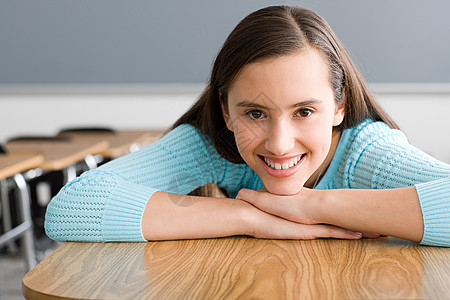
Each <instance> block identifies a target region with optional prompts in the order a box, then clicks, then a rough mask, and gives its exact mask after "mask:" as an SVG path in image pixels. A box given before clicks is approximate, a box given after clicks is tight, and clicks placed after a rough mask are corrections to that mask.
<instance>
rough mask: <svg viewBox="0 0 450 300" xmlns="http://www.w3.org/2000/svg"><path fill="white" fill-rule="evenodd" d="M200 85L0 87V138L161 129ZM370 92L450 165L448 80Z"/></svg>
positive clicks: (185, 106)
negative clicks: (72, 130)
mask: <svg viewBox="0 0 450 300" xmlns="http://www.w3.org/2000/svg"><path fill="white" fill-rule="evenodd" d="M202 88H203V86H202V85H159V86H140V87H139V86H127V87H120V86H115V87H104V86H103V87H73V86H72V87H70V88H69V87H59V88H55V87H41V88H29V87H17V86H16V87H2V88H0V141H2V142H3V141H5V140H6V139H8V138H10V137H12V136H15V135H34V134H36V135H39V134H41V135H52V134H55V133H57V132H58V131H59V130H60V129H62V128H65V127H73V126H110V127H113V128H116V129H134V128H136V129H147V128H149V129H153V128H166V127H168V126H170V125H171V124H172V123H173V122H174V121H175V120H176V119H177V118H178V117H179V116H180V115H181V114H182V113H183V112H184V111H186V110H187V109H188V108H189V107H190V105H192V104H193V102H194V101H195V100H196V99H197V97H198V95H199V94H200V92H201V91H202ZM372 90H373V91H374V92H375V94H376V97H377V99H378V100H379V101H380V103H381V104H382V105H383V106H384V107H385V108H386V110H387V111H388V112H389V113H390V114H391V116H392V117H393V118H394V119H395V120H396V121H397V122H398V124H399V126H400V127H401V128H402V130H403V131H404V132H405V133H406V135H407V136H408V138H409V140H410V142H411V143H412V144H413V145H415V146H417V147H418V148H420V149H422V150H424V151H426V152H427V153H429V154H431V155H432V156H434V157H436V158H438V159H440V160H442V161H446V162H449V163H450V138H449V137H450V87H449V85H448V84H437V85H430V84H426V85H423V84H422V85H421V84H414V85H412V84H406V85H396V84H374V85H372Z"/></svg>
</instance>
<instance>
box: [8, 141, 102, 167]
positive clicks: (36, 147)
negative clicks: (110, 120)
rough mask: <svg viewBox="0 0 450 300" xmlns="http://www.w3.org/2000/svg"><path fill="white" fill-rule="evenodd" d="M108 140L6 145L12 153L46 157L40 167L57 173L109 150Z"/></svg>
mask: <svg viewBox="0 0 450 300" xmlns="http://www.w3.org/2000/svg"><path fill="white" fill-rule="evenodd" d="M108 145H109V144H108V142H107V141H106V140H99V141H87V142H76V143H75V142H71V141H12V142H8V143H6V148H7V149H8V151H10V152H11V153H15V152H24V151H30V152H38V153H40V154H42V156H43V157H44V160H43V162H42V163H41V164H40V165H39V166H38V167H39V168H42V169H44V170H51V171H57V170H62V169H64V168H67V167H68V166H71V165H73V164H75V163H77V162H79V161H82V160H83V159H84V158H85V157H86V155H88V154H97V153H100V152H102V151H104V150H105V149H107V148H108Z"/></svg>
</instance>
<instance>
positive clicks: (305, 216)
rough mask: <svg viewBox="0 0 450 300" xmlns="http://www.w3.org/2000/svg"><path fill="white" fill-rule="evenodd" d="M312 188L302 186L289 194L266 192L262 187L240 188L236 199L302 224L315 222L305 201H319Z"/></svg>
mask: <svg viewBox="0 0 450 300" xmlns="http://www.w3.org/2000/svg"><path fill="white" fill-rule="evenodd" d="M312 192H314V190H310V189H307V188H302V189H301V190H300V192H298V193H297V194H295V195H290V196H280V195H275V194H271V193H269V192H267V190H266V189H265V188H264V187H263V188H262V189H260V190H259V191H254V190H249V189H242V190H240V191H239V193H238V194H237V196H236V199H240V200H243V201H246V202H248V203H250V204H252V205H253V206H255V207H257V208H258V209H260V210H262V211H264V212H267V213H269V214H272V215H275V216H278V217H281V218H283V219H286V220H289V221H293V222H296V223H302V224H317V223H319V222H316V221H315V220H314V219H313V218H312V215H311V214H310V213H309V210H310V209H309V208H308V207H307V201H319V199H314V198H318V195H313V193H312ZM316 192H317V191H316Z"/></svg>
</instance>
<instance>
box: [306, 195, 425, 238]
mask: <svg viewBox="0 0 450 300" xmlns="http://www.w3.org/2000/svg"><path fill="white" fill-rule="evenodd" d="M318 192H319V193H321V195H320V200H319V201H315V202H311V203H310V204H312V210H311V216H312V218H313V219H314V221H315V222H318V223H326V224H333V225H336V226H340V227H343V228H348V229H350V230H356V231H361V232H374V233H379V234H383V235H389V236H394V237H399V238H403V239H407V240H412V241H417V242H420V241H421V240H422V236H423V231H424V225H423V218H422V212H421V208H420V203H419V199H418V196H417V192H416V190H415V188H414V187H407V188H400V189H387V190H357V189H340V190H326V191H318Z"/></svg>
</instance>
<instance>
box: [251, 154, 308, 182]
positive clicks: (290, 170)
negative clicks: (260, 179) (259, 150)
mask: <svg viewBox="0 0 450 300" xmlns="http://www.w3.org/2000/svg"><path fill="white" fill-rule="evenodd" d="M305 157H306V153H303V154H301V155H299V156H295V157H291V158H286V159H274V158H268V157H265V156H261V155H260V156H259V158H260V160H261V162H262V165H263V167H264V169H265V170H266V171H267V173H269V174H270V175H272V176H275V177H288V176H291V175H292V174H294V173H295V172H297V170H298V169H299V168H300V166H301V165H302V163H303V161H304V160H305Z"/></svg>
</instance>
